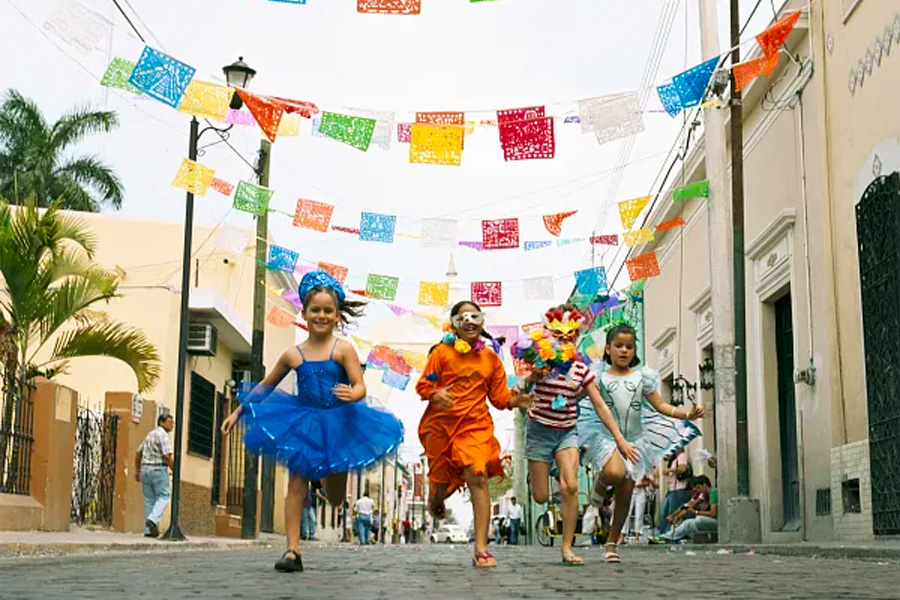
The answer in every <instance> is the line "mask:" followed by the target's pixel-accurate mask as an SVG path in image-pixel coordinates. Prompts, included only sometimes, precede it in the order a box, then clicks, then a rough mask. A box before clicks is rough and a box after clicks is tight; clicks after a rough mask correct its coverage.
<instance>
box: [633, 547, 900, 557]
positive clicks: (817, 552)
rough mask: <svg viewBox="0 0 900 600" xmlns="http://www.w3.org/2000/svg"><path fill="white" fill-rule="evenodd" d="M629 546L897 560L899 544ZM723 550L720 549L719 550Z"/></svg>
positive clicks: (675, 550) (715, 552)
mask: <svg viewBox="0 0 900 600" xmlns="http://www.w3.org/2000/svg"><path fill="white" fill-rule="evenodd" d="M626 547H627V548H629V549H636V550H641V551H648V552H660V551H663V550H666V551H671V552H672V553H673V554H674V553H677V552H680V551H685V550H691V551H693V552H697V553H700V552H703V553H711V554H718V553H720V552H721V551H722V550H726V551H728V552H727V553H728V554H734V555H741V554H747V553H749V552H755V553H756V554H757V555H767V556H800V557H806V558H827V559H845V560H846V559H851V560H893V561H900V546H897V547H884V548H879V547H877V546H818V545H813V544H809V545H807V544H733V545H722V544H683V545H658V546H654V545H638V546H636V545H629V546H626ZM722 553H723V554H724V552H722Z"/></svg>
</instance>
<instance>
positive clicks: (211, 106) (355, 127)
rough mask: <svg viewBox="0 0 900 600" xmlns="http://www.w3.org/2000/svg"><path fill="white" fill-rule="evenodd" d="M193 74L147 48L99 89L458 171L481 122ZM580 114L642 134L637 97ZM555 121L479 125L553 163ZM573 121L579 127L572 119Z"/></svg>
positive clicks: (505, 144) (691, 91)
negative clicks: (390, 151) (304, 128)
mask: <svg viewBox="0 0 900 600" xmlns="http://www.w3.org/2000/svg"><path fill="white" fill-rule="evenodd" d="M360 1H362V0H360ZM799 16H800V13H799V12H793V13H788V14H786V15H785V16H784V17H783V18H782V19H780V20H779V21H778V22H776V24H775V25H773V26H772V27H770V28H769V29H767V30H766V31H764V32H762V33H760V34H759V35H758V36H757V37H756V39H757V43H758V44H759V46H760V48H761V49H762V50H763V52H764V58H765V60H760V59H755V60H754V61H749V62H748V63H741V65H743V66H741V65H735V68H738V75H736V76H735V80H736V82H737V83H739V84H740V85H746V83H747V82H749V81H750V80H752V79H753V78H754V77H758V76H760V75H763V74H769V73H771V71H772V69H774V66H775V65H776V64H777V61H778V52H779V48H780V47H781V45H782V44H783V43H784V41H785V40H786V39H787V36H788V35H789V34H790V32H791V30H792V29H793V27H794V26H795V24H796V22H797V20H798V19H799ZM718 62H719V58H715V59H710V60H708V61H705V62H703V63H701V64H700V65H697V66H695V67H692V68H691V69H688V70H687V71H684V72H682V73H680V74H678V75H676V76H675V77H673V78H672V81H671V82H668V83H665V84H663V85H661V86H659V87H658V88H657V92H658V95H659V98H660V101H661V103H662V105H663V107H664V109H665V110H666V112H668V113H669V114H670V115H672V116H675V115H677V114H678V113H679V112H680V111H681V110H683V109H685V108H690V107H693V106H698V105H700V104H701V103H702V102H703V99H704V98H705V96H706V92H707V89H708V87H709V82H710V79H711V78H712V75H713V72H714V71H715V70H716V67H717V65H718ZM195 74H196V70H195V69H194V67H192V66H190V65H188V64H186V63H184V62H181V61H179V60H178V59H176V58H174V57H171V56H169V55H167V54H165V53H163V52H161V51H159V50H156V49H154V48H152V47H150V46H145V47H144V49H143V52H142V53H141V56H140V58H139V59H138V60H137V61H136V62H131V61H129V60H127V59H124V58H121V57H116V58H114V59H113V61H112V62H111V63H110V65H109V67H108V69H107V71H106V73H105V74H104V77H103V79H102V81H101V84H102V85H107V86H110V87H117V88H121V89H126V90H129V91H138V92H141V93H142V94H146V95H148V96H149V97H151V98H154V99H156V100H159V101H160V102H163V103H164V104H167V105H169V106H171V107H173V108H176V109H178V110H180V111H182V112H185V113H188V114H192V115H194V116H197V117H204V118H208V119H211V120H216V121H220V122H221V121H224V122H226V123H228V122H229V121H231V122H233V123H237V122H244V123H247V122H249V120H250V118H252V119H253V120H254V121H255V122H256V124H257V125H258V126H259V127H260V129H261V130H262V132H263V134H264V135H265V136H266V137H267V138H268V139H269V140H270V141H272V142H274V141H275V140H276V139H277V137H278V136H279V134H280V132H282V131H284V132H285V135H294V134H295V133H296V134H299V127H300V121H299V119H300V118H307V119H313V118H315V121H314V124H313V132H314V134H315V135H320V136H324V137H328V138H331V139H333V140H335V141H338V142H341V143H343V144H346V145H349V146H351V147H354V148H357V149H359V150H362V151H367V150H368V149H369V147H370V146H371V145H373V144H374V145H376V146H379V147H382V148H389V147H390V143H391V141H392V139H393V137H394V135H395V132H396V136H397V140H398V142H401V143H408V144H409V160H410V163H414V164H434V165H451V166H458V165H460V164H461V162H462V152H463V149H464V138H465V135H466V131H467V130H474V123H475V122H474V121H468V122H467V120H466V114H467V113H465V112H417V113H416V114H415V119H414V121H412V122H400V123H397V122H395V118H396V115H395V114H394V113H391V112H385V111H359V110H357V111H354V114H345V113H338V112H332V111H320V110H319V108H318V106H317V105H316V104H315V103H313V102H308V101H298V100H291V99H288V98H285V97H279V96H264V95H261V94H254V93H251V92H249V91H247V90H244V89H234V88H230V87H227V86H222V85H218V84H215V83H209V82H203V81H200V80H196V79H195V77H194V76H195ZM234 93H237V94H238V95H239V96H240V97H241V99H242V100H243V102H244V104H245V105H246V107H247V110H248V112H249V116H248V115H246V114H245V113H242V112H241V111H232V110H231V109H230V107H229V106H230V102H231V98H232V96H233V95H234ZM578 113H579V114H578V117H577V122H578V123H579V124H580V125H581V129H582V132H583V133H592V134H593V135H594V136H595V137H596V139H597V141H598V142H599V143H601V144H602V143H606V142H609V141H613V140H616V139H620V138H622V137H626V136H630V135H633V134H635V133H639V132H641V131H643V129H644V122H643V113H642V111H641V110H640V104H639V100H638V92H627V93H620V94H612V95H607V96H600V97H595V98H588V99H584V100H580V101H578ZM239 115H243V116H239ZM555 120H556V119H555V118H554V116H552V115H548V114H547V112H546V107H545V106H528V107H523V108H513V109H501V110H497V111H496V113H495V118H493V119H481V120H479V121H478V125H479V126H487V127H496V129H497V131H498V137H499V142H500V147H501V149H502V152H503V157H504V160H506V161H520V160H533V159H552V158H554V157H555V155H556V135H555ZM567 120H569V119H568V118H567ZM570 122H573V123H574V122H576V121H575V119H570ZM282 123H285V124H284V125H282Z"/></svg>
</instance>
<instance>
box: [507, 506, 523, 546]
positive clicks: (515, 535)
mask: <svg viewBox="0 0 900 600" xmlns="http://www.w3.org/2000/svg"><path fill="white" fill-rule="evenodd" d="M511 502H512V504H510V506H509V510H508V511H507V515H506V517H507V519H509V536H508V537H507V542H506V543H507V544H513V545H516V544H518V543H519V528H520V527H521V526H522V505H521V504H518V503H517V502H516V497H515V496H513V497H512V498H511Z"/></svg>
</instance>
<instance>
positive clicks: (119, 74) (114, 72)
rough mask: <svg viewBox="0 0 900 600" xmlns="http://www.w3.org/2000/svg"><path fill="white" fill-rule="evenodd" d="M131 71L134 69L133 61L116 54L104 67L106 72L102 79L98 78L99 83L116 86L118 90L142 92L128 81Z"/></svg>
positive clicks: (134, 92)
mask: <svg viewBox="0 0 900 600" xmlns="http://www.w3.org/2000/svg"><path fill="white" fill-rule="evenodd" d="M132 71H134V62H133V61H130V60H126V59H124V58H119V57H118V56H116V57H115V58H113V59H112V62H110V63H109V66H108V67H106V72H105V73H104V74H103V79H101V80H100V85H102V86H104V87H111V88H118V89H120V90H125V91H126V92H131V93H132V94H142V93H143V92H141V90H139V89H138V88H136V87H134V86H133V85H132V84H131V82H129V81H128V78H129V77H131V72H132Z"/></svg>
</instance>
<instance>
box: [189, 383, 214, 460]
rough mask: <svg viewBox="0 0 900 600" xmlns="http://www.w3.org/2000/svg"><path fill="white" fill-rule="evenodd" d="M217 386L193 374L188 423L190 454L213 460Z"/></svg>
mask: <svg viewBox="0 0 900 600" xmlns="http://www.w3.org/2000/svg"><path fill="white" fill-rule="evenodd" d="M215 399H216V386H214V385H213V384H212V383H211V382H210V381H207V380H206V379H204V378H203V377H200V376H199V375H197V374H196V373H191V404H190V419H189V421H188V452H192V453H194V454H199V455H200V456H205V457H206V458H212V454H213V429H214V423H215V414H216V409H215Z"/></svg>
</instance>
